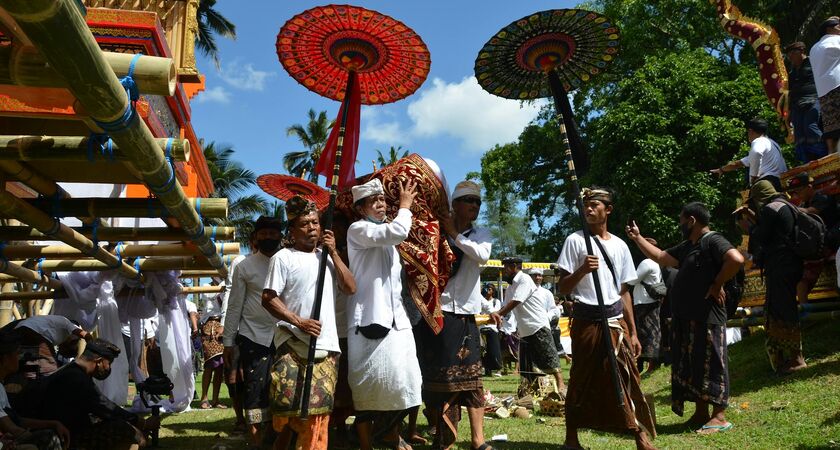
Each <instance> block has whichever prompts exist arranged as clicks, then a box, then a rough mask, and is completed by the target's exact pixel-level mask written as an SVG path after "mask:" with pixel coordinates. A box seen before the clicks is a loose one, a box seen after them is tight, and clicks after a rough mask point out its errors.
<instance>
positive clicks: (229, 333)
mask: <svg viewBox="0 0 840 450" xmlns="http://www.w3.org/2000/svg"><path fill="white" fill-rule="evenodd" d="M281 233H282V227H281V224H280V221H279V220H277V219H275V218H272V217H266V216H261V217H260V218H259V219H257V221H256V222H255V223H254V239H253V242H254V244H256V245H255V246H254V248H253V249H252V253H251V254H250V255H248V256H247V257H245V259H243V260H242V261H241V262H240V263H239V264H238V265H237V266H236V267H235V268H234V269H233V270H232V271H233V275H232V276H231V285H230V295H229V296H228V305H227V314H226V317H225V331H224V334H223V335H222V342H223V343H224V345H225V353H224V357H223V359H224V361H225V364H228V363H229V362H231V363H232V361H233V360H234V358H233V353H234V350H235V348H236V347H238V349H239V366H240V367H241V368H242V373H243V379H244V380H243V381H244V393H243V399H242V401H243V405H242V407H243V410H244V413H245V421H246V423H248V426H249V430H248V431H249V434H250V435H251V439H252V441H253V443H254V445H256V446H259V445H260V442H261V441H262V433H261V431H262V430H261V428H262V427H263V425H262V424H263V423H265V422H270V421H271V415H270V414H269V412H268V405H269V400H268V388H269V381H270V374H271V364H272V362H273V361H274V344H273V340H274V330H275V328H276V326H277V319H276V318H274V317H273V316H271V315H270V314H267V313H266V310H265V308H263V306H262V293H263V288H264V287H265V279H266V277H267V276H268V263H269V262H270V261H271V257H272V256H274V254H275V253H277V250H279V247H280V238H281Z"/></svg>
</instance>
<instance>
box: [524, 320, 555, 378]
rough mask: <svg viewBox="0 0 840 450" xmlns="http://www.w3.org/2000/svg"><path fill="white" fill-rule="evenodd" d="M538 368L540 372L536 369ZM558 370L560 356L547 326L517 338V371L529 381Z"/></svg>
mask: <svg viewBox="0 0 840 450" xmlns="http://www.w3.org/2000/svg"><path fill="white" fill-rule="evenodd" d="M536 369H539V370H541V371H542V373H539V372H537V371H536ZM559 371H560V356H559V353H558V352H557V347H555V346H554V336H553V335H552V334H551V331H550V330H549V329H548V328H540V329H539V330H537V332H536V333H534V334H532V335H530V336H526V337H523V338H520V340H519V373H520V374H522V377H523V378H527V379H528V380H530V381H531V382H533V380H535V379H537V378H538V377H540V376H542V375H543V374H551V373H557V372H559Z"/></svg>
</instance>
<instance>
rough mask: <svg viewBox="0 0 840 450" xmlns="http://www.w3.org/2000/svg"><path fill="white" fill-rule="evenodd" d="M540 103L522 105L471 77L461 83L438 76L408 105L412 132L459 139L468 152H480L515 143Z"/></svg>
mask: <svg viewBox="0 0 840 450" xmlns="http://www.w3.org/2000/svg"><path fill="white" fill-rule="evenodd" d="M540 105H541V102H534V103H530V104H520V102H518V101H516V100H510V99H505V98H501V97H496V96H494V95H491V94H490V93H488V92H486V91H485V90H484V89H482V88H481V86H479V85H478V81H476V79H475V77H473V76H469V77H466V78H464V79H463V80H461V82H460V83H447V82H445V81H443V80H441V79H439V78H435V79H434V80H432V87H431V88H430V89H427V90H424V91H423V92H422V93H420V98H419V99H418V100H415V101H413V102H412V103H411V104H409V105H408V116H409V117H410V118H411V120H412V122H413V123H414V125H413V128H412V134H415V135H417V136H425V137H434V136H438V135H450V136H452V137H454V138H456V139H460V140H461V141H462V143H463V146H464V148H465V149H466V150H467V151H470V152H475V153H480V152H484V151H486V150H489V149H490V148H492V147H493V146H494V145H496V144H505V143H508V142H513V141H515V140H516V138H517V137H518V136H519V134H520V133H522V129H523V128H525V126H526V125H527V124H528V123H529V122H530V121H531V120H533V119H534V118H535V117H536V116H537V113H538V112H539V109H540Z"/></svg>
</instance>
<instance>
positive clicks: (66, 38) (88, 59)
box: [0, 0, 227, 276]
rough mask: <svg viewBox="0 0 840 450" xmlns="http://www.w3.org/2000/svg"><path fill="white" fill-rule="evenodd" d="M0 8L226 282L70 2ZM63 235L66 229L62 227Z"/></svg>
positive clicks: (10, 2) (11, 0)
mask: <svg viewBox="0 0 840 450" xmlns="http://www.w3.org/2000/svg"><path fill="white" fill-rule="evenodd" d="M0 6H2V7H3V8H4V9H5V10H6V11H7V12H8V13H9V15H10V16H11V17H12V18H13V19H14V20H15V22H16V23H17V25H18V27H19V28H18V30H19V31H20V32H22V33H23V34H24V35H25V36H26V39H28V40H29V41H30V42H31V43H32V44H33V45H34V46H35V47H36V48H37V49H38V51H39V53H40V54H41V55H42V56H43V58H44V60H45V61H46V62H47V63H48V64H49V65H50V66H51V67H53V68H54V69H55V71H56V72H57V73H59V74H61V75H62V76H63V77H64V78H65V81H66V82H67V87H68V89H69V90H70V92H71V93H72V94H73V95H74V96H75V97H76V99H77V100H78V102H79V104H80V105H81V107H83V108H84V109H85V110H86V111H87V112H88V113H89V114H90V116H91V117H92V118H93V119H94V120H96V121H97V124H99V126H100V127H105V128H108V129H109V130H108V132H109V135H110V136H111V139H112V140H113V141H114V142H115V143H116V144H117V145H118V146H119V147H120V148H122V149H123V151H125V153H126V154H127V155H129V160H130V162H131V165H132V166H134V168H136V169H137V171H138V172H139V173H140V174H141V175H142V179H143V181H144V183H145V184H146V185H147V186H148V187H149V188H150V190H151V191H152V192H153V193H154V194H155V195H157V197H158V198H159V199H160V202H161V204H162V206H163V207H164V208H165V209H166V210H168V211H169V212H170V213H171V214H172V216H173V217H175V218H177V219H178V222H179V224H180V225H181V227H182V228H183V229H184V230H185V231H186V233H187V234H188V235H189V236H190V237H191V240H192V241H193V242H194V243H195V244H196V245H197V246H198V247H199V248H200V249H201V252H202V254H203V255H205V256H206V257H207V260H208V263H209V264H210V265H211V266H212V267H213V268H216V269H218V270H219V274H220V275H222V276H226V275H227V268H226V267H225V265H224V263H223V262H222V259H221V257H220V256H219V255H218V254H216V253H215V246H214V245H213V242H212V241H211V240H210V238H209V237H208V236H206V235H205V234H204V226H203V224H202V221H201V218H200V217H199V215H198V213H197V212H196V211H195V207H194V205H191V204H190V203H189V202H187V201H185V200H186V197H185V195H184V190H183V189H182V188H181V185H180V184H179V183H178V182H177V180H176V177H175V173H174V169H173V168H172V167H171V166H170V164H169V162H167V161H166V160H165V159H164V157H163V155H161V154H160V151H159V147H158V146H157V144H156V142H155V138H154V136H153V135H152V133H151V131H150V130H149V128H148V126H147V125H146V124H145V123H144V122H143V121H142V120H140V119H139V117H138V114H137V113H136V111H133V106H132V105H131V102H130V101H131V99H130V98H129V96H128V92H127V91H126V89H125V88H124V87H123V86H122V84H121V83H120V81H119V80H118V79H117V77H116V75H115V74H114V71H113V69H112V68H111V67H110V66H109V65H108V63H107V61H106V59H105V57H104V56H103V54H102V51H101V50H100V48H99V45H98V44H97V42H96V40H95V39H94V37H93V35H92V34H91V32H90V30H89V29H88V26H87V24H86V23H85V20H84V17H83V16H82V12H81V10H80V9H79V7H78V4H77V3H76V2H75V0H0ZM15 31H17V30H15ZM96 131H99V130H96ZM225 209H226V208H225ZM225 212H226V211H225ZM93 216H94V217H95V216H96V214H93ZM104 217H110V216H104ZM24 222H25V223H29V222H26V221H24ZM29 224H30V225H34V224H32V223H29ZM36 228H39V229H41V227H36ZM66 230H69V229H66V227H65V231H66ZM41 231H44V230H43V229H42V230H41ZM70 231H72V230H70ZM65 237H67V238H68V239H70V236H65ZM78 237H81V238H84V237H83V236H81V235H79V236H78ZM78 237H77V236H73V238H78ZM62 240H63V239H62ZM65 242H66V241H65ZM67 243H70V242H67ZM109 256H111V257H113V255H109ZM122 265H125V264H124V263H123V264H122Z"/></svg>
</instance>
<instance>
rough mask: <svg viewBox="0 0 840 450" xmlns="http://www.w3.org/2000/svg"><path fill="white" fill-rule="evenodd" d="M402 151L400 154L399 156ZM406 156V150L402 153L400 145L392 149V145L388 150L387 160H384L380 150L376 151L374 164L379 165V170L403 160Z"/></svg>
mask: <svg viewBox="0 0 840 450" xmlns="http://www.w3.org/2000/svg"><path fill="white" fill-rule="evenodd" d="M400 151H402V154H400ZM406 156H408V150H405V151H403V149H402V145H400V146H398V147H396V148H394V146H393V145H392V146H391V148H390V149H389V150H388V158H387V159H386V158H385V155H384V154H383V153H382V150H377V151H376V163H377V164H379V168H382V167H385V166H390V165H391V164H394V163H395V162H397V161H399V160H400V159H403V158H405V157H406Z"/></svg>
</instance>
